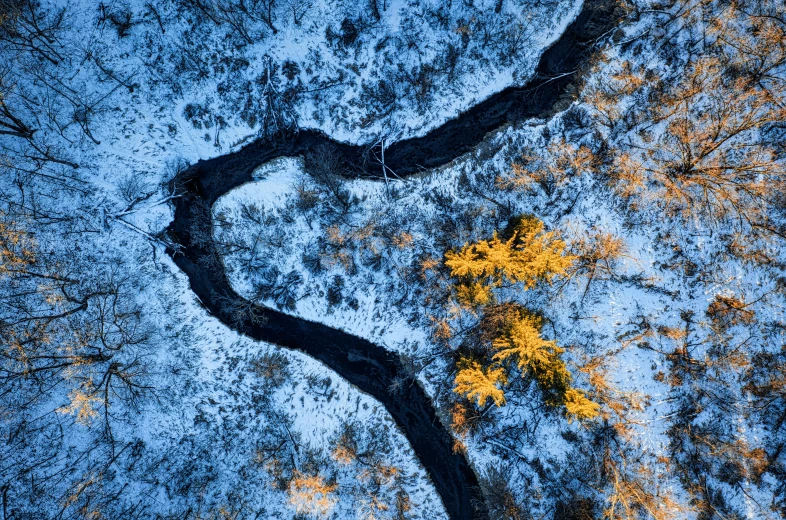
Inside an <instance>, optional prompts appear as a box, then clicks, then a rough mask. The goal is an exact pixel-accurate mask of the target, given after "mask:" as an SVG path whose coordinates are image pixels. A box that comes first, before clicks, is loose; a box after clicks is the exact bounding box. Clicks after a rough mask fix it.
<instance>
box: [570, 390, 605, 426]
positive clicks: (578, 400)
mask: <svg viewBox="0 0 786 520" xmlns="http://www.w3.org/2000/svg"><path fill="white" fill-rule="evenodd" d="M599 413H600V405H599V404H598V403H596V402H593V401H590V400H589V399H588V398H587V396H586V394H585V393H584V392H583V391H581V390H577V389H575V388H568V389H567V391H566V392H565V416H566V417H567V418H568V422H573V421H574V420H579V421H585V420H587V419H594V418H595V417H597V416H598V414H599Z"/></svg>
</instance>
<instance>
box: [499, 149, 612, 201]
mask: <svg viewBox="0 0 786 520" xmlns="http://www.w3.org/2000/svg"><path fill="white" fill-rule="evenodd" d="M596 161H597V158H596V157H595V154H593V153H592V151H591V150H590V149H589V148H587V147H586V146H576V145H573V144H571V143H568V142H567V141H566V140H565V139H564V138H563V139H560V140H557V141H554V142H552V143H550V144H549V146H548V148H547V149H546V150H545V153H544V151H542V150H538V151H534V150H528V151H526V152H525V153H524V154H522V155H521V157H520V158H519V160H518V161H516V162H515V163H514V164H513V167H512V168H511V171H510V172H509V173H508V174H507V175H504V176H501V177H500V178H498V179H497V184H498V185H499V187H501V188H502V189H506V190H521V189H525V190H526V189H532V188H534V187H540V188H541V189H542V190H543V192H544V193H545V194H546V196H548V197H551V196H552V195H554V194H555V193H556V191H557V190H558V189H559V188H561V187H562V186H564V185H565V184H567V182H568V181H569V180H570V179H572V178H574V177H579V176H581V175H584V174H587V173H590V172H591V171H593V169H594V168H595V163H596Z"/></svg>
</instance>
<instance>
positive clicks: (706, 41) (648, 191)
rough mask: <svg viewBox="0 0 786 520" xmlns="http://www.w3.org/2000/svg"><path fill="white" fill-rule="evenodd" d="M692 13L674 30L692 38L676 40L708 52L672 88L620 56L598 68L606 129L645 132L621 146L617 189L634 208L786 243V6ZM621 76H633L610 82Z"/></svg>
mask: <svg viewBox="0 0 786 520" xmlns="http://www.w3.org/2000/svg"><path fill="white" fill-rule="evenodd" d="M689 4H690V5H689ZM683 7H684V8H683V9H680V10H678V12H679V13H680V14H679V15H675V17H673V18H672V19H671V20H670V21H673V22H674V24H672V26H671V28H670V30H672V29H673V28H678V29H677V30H681V31H683V32H684V34H683V35H681V37H680V38H674V40H675V41H681V42H684V43H681V44H680V45H681V46H682V45H687V46H688V47H689V48H690V47H691V46H692V45H693V46H695V48H696V50H697V51H699V52H695V53H693V52H689V53H688V58H687V59H686V60H685V61H683V62H679V64H678V65H674V66H673V67H672V70H670V71H669V74H670V75H671V78H670V80H669V81H668V82H667V81H664V80H663V79H662V78H660V77H659V76H658V75H657V74H654V73H649V71H648V72H644V71H643V70H639V69H636V70H634V69H633V67H632V66H631V65H630V64H628V63H623V65H621V66H618V65H617V64H616V63H615V62H616V59H617V58H616V56H615V55H614V54H613V52H614V51H610V52H611V53H610V54H608V55H607V56H606V57H605V60H606V65H604V66H602V67H599V68H598V70H604V73H603V74H600V75H598V76H596V79H597V80H595V79H590V80H589V81H588V84H587V85H586V88H585V89H584V98H585V100H586V101H587V102H588V103H589V104H590V105H591V106H593V107H594V109H595V111H594V113H595V114H596V116H597V120H598V121H601V122H605V123H606V124H607V126H609V128H610V129H612V130H613V132H615V133H617V134H620V133H623V134H624V133H626V132H629V131H632V130H636V133H635V135H634V134H633V132H630V133H628V134H627V137H626V138H624V139H615V140H614V141H613V142H612V143H611V148H610V150H609V151H610V156H612V157H613V158H614V159H613V165H612V166H611V168H610V169H608V173H609V174H610V178H611V180H612V184H613V186H614V187H615V189H616V190H617V192H618V193H619V194H621V195H623V196H624V197H626V198H627V199H628V200H629V201H630V202H631V207H633V208H640V207H652V208H658V209H659V210H661V211H664V212H665V214H666V215H669V216H672V217H679V218H683V219H689V220H698V219H703V221H704V222H706V223H720V222H723V223H726V224H728V225H729V226H732V225H733V226H735V229H738V230H743V231H747V230H750V231H751V232H753V233H755V234H757V235H762V236H765V235H766V236H770V235H772V234H775V235H781V236H782V235H783V232H782V231H781V230H780V229H779V227H778V226H777V224H776V223H775V222H774V221H773V220H772V218H771V211H770V209H771V208H774V207H778V205H779V203H778V197H779V196H780V194H781V193H783V190H784V186H786V168H785V167H784V164H783V160H782V157H781V155H780V154H779V152H778V147H779V146H780V145H779V144H778V139H777V137H775V135H776V134H773V133H771V132H770V130H771V128H772V126H773V125H778V124H779V122H782V121H783V120H784V118H785V117H786V80H785V79H784V74H783V72H784V68H786V24H784V21H783V20H784V19H786V18H784V9H783V6H782V3H779V2H772V1H768V0H765V1H762V2H757V3H756V7H755V8H753V7H752V6H748V5H747V4H745V3H738V2H730V3H717V4H716V3H713V2H685V3H684V5H683ZM707 20H710V23H709V24H706V21H707ZM601 62H603V60H601ZM608 63H614V65H608ZM601 64H602V63H601ZM614 68H616V69H619V68H622V69H623V70H622V71H621V73H620V76H619V78H612V80H611V81H609V80H608V78H607V74H608V73H609V70H610V69H614ZM590 77H592V75H591V74H590ZM642 100H647V101H646V102H642ZM729 226H727V229H728V227H729Z"/></svg>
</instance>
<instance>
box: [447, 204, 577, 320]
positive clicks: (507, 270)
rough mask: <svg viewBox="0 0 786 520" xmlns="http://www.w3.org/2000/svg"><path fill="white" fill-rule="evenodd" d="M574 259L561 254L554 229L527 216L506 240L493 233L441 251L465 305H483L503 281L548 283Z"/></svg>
mask: <svg viewBox="0 0 786 520" xmlns="http://www.w3.org/2000/svg"><path fill="white" fill-rule="evenodd" d="M574 261H575V258H574V257H573V256H571V255H568V254H565V242H563V241H562V240H561V239H560V238H559V235H558V233H557V232H555V231H550V232H544V226H543V222H542V221H540V220H539V219H537V218H536V217H534V216H531V215H525V216H523V217H520V218H519V219H518V220H517V222H516V223H515V224H514V226H513V231H512V234H511V236H510V238H509V239H507V240H501V239H500V237H499V235H498V234H497V233H496V232H495V233H494V234H493V236H492V237H491V239H489V240H480V241H478V242H476V243H474V244H465V245H464V246H463V247H462V248H461V249H460V250H458V251H449V252H447V253H446V254H445V265H446V266H447V267H448V268H450V274H451V276H454V277H456V278H458V279H459V281H458V283H457V284H456V296H457V298H458V300H459V301H460V302H462V303H463V304H465V305H470V306H475V307H477V306H479V305H486V304H488V303H490V302H491V300H492V293H491V290H492V289H494V288H497V287H500V286H501V285H502V284H503V283H504V282H510V283H521V284H523V285H524V287H525V288H526V289H532V288H533V287H534V286H535V284H536V283H538V282H539V281H545V282H551V281H552V280H553V279H554V278H555V277H556V276H559V275H562V274H565V273H566V271H567V270H568V268H570V266H571V265H573V262H574Z"/></svg>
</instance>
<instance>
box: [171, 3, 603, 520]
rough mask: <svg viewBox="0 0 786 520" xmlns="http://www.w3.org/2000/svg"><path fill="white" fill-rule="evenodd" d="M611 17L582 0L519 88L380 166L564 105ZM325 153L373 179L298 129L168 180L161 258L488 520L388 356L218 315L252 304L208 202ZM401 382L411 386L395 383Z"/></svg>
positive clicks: (365, 161)
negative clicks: (327, 377) (227, 260)
mask: <svg viewBox="0 0 786 520" xmlns="http://www.w3.org/2000/svg"><path fill="white" fill-rule="evenodd" d="M613 9H614V3H613V2H609V1H608V0H586V1H585V3H584V6H583V9H582V11H581V13H580V14H579V16H578V17H577V18H576V20H575V21H574V22H573V23H572V24H571V25H570V26H568V28H567V29H566V31H565V33H564V34H563V35H562V36H561V37H560V38H559V40H558V41H557V42H555V43H554V45H552V46H551V47H550V48H549V49H548V50H546V52H544V54H543V55H542V56H541V59H540V62H539V64H538V67H537V69H536V74H535V75H534V77H533V79H532V80H531V81H530V82H529V83H528V84H527V85H525V86H524V87H511V88H508V89H506V90H504V91H502V92H500V93H498V94H495V95H493V96H491V97H490V98H488V99H487V100H486V101H484V102H482V103H479V104H478V105H476V106H474V107H473V108H471V109H470V110H468V111H467V112H464V113H463V114H461V115H460V116H458V117H457V118H455V119H452V120H450V121H448V122H446V123H445V124H444V125H442V126H441V127H439V128H437V129H435V130H433V131H431V132H429V133H428V134H426V135H424V136H423V137H418V138H413V139H407V140H403V141H399V142H396V143H393V144H391V145H389V146H387V147H386V148H385V164H386V166H387V167H388V168H390V169H392V170H393V171H394V172H396V174H397V175H399V176H401V177H404V176H406V175H410V174H413V173H417V172H420V171H423V170H424V169H429V168H434V167H438V166H441V165H443V164H446V163H448V162H450V161H452V160H454V159H456V158H457V157H460V156H461V155H463V154H465V153H467V152H469V151H471V150H472V149H473V148H474V147H475V146H476V145H477V144H478V143H480V142H481V141H482V140H483V139H484V136H485V135H486V134H487V133H488V132H490V131H492V130H495V129H497V128H499V127H501V126H503V125H505V124H507V123H515V122H521V121H524V120H526V119H528V118H532V117H545V116H548V115H550V114H551V113H552V112H553V111H554V110H555V108H556V105H557V102H558V101H560V100H561V99H565V98H569V97H570V95H571V92H570V88H571V87H574V86H575V70H576V68H577V67H578V66H579V65H580V64H581V63H582V62H583V61H584V60H585V59H586V58H587V56H588V54H589V52H590V51H591V48H592V43H594V42H595V40H596V39H597V38H599V37H600V36H601V35H603V34H604V33H605V32H606V31H608V30H609V29H610V28H612V27H613V22H614V20H613V18H614V17H613ZM325 146H327V147H329V148H330V149H332V150H333V152H334V153H336V154H338V155H339V156H340V157H341V158H342V160H343V162H344V164H345V172H344V173H345V174H347V175H363V176H367V177H372V178H382V168H381V166H380V164H379V163H378V162H375V161H374V160H372V159H371V158H372V154H373V152H374V150H373V149H370V148H369V147H364V146H355V145H348V144H345V143H340V142H336V141H334V140H332V139H331V138H329V137H328V136H326V135H325V134H323V133H321V132H318V131H314V130H300V131H298V132H296V133H293V134H291V135H287V136H282V137H279V138H277V139H275V140H271V139H265V140H262V139H260V140H257V141H254V142H252V143H250V144H248V145H247V146H245V147H243V148H242V149H240V150H238V151H236V152H232V153H229V154H226V155H223V156H221V157H216V158H214V159H210V160H206V161H199V162H198V163H196V164H194V165H192V166H191V167H189V168H188V169H187V170H185V171H183V172H182V173H180V174H179V175H178V176H177V177H176V178H175V179H174V180H173V181H172V187H173V189H176V190H177V191H178V192H179V193H180V194H181V195H182V196H181V197H179V198H178V199H175V200H176V202H175V214H174V220H173V222H172V223H171V224H170V226H169V229H168V234H169V237H170V240H171V241H172V243H173V244H174V246H173V247H171V248H170V249H169V250H168V251H167V252H168V254H170V256H172V258H173V260H174V261H175V263H176V264H177V265H178V266H179V267H180V269H182V270H183V272H185V274H186V275H187V276H188V278H189V281H190V284H191V289H192V290H193V291H194V293H195V294H196V296H197V297H198V298H199V300H200V301H201V302H202V304H203V305H204V306H205V308H207V310H208V311H209V312H210V313H211V314H213V315H214V316H215V317H217V318H218V319H219V320H221V322H222V323H224V324H225V325H226V326H228V327H230V328H232V329H234V330H237V331H238V332H240V333H242V334H245V335H246V336H249V337H251V338H253V339H255V340H260V341H266V342H269V343H274V344H276V345H280V346H282V347H286V348H291V349H297V350H300V351H302V352H305V353H306V354H308V355H310V356H312V357H314V358H316V359H318V360H319V361H321V362H323V363H325V364H326V365H327V366H328V367H330V368H331V369H332V370H334V371H335V372H336V373H337V374H339V375H340V376H341V377H343V378H344V379H346V380H347V381H349V382H350V383H352V384H353V385H355V386H356V387H357V388H359V389H360V390H362V391H363V392H366V393H367V394H369V395H371V396H373V397H374V398H375V399H377V400H378V401H379V402H380V403H382V404H383V405H384V406H385V408H387V411H388V412H389V413H390V415H391V416H392V417H393V419H394V420H395V422H396V423H397V424H398V426H399V427H400V428H401V430H402V431H403V432H404V434H405V435H406V437H407V439H408V440H409V442H410V445H411V446H412V449H413V450H414V452H415V454H416V456H417V457H418V459H419V461H420V463H421V464H422V465H423V467H424V468H425V470H426V471H427V472H428V474H429V476H430V477H431V480H432V482H433V484H434V487H435V489H436V491H437V493H439V495H440V497H441V499H442V502H443V504H444V506H445V510H446V511H447V513H448V515H449V516H450V518H451V519H453V520H464V519H471V518H487V517H488V513H487V511H486V506H485V502H484V500H483V496H482V493H481V490H480V487H479V485H478V478H477V476H476V474H475V472H474V471H473V468H472V467H471V466H470V464H469V463H468V461H467V458H466V456H465V455H464V454H461V453H454V452H453V438H452V436H451V433H450V431H449V429H448V427H447V426H445V425H443V424H442V423H441V422H440V420H439V418H438V416H437V413H436V411H435V409H434V406H433V404H432V402H431V401H430V399H429V397H428V396H427V395H426V393H425V392H424V391H423V389H422V388H421V386H420V385H418V384H417V383H416V382H415V381H413V380H412V377H411V376H410V374H409V373H408V372H407V371H406V370H405V368H404V366H403V364H402V363H401V360H400V359H399V357H398V355H397V354H395V353H393V352H390V351H388V350H386V349H385V348H383V347H381V346H378V345H375V344H373V343H371V342H369V341H367V340H365V339H362V338H359V337H357V336H353V335H351V334H348V333H346V332H343V331H341V330H338V329H335V328H331V327H328V326H326V325H322V324H320V323H316V322H312V321H307V320H304V319H302V318H298V317H295V316H290V315H288V314H284V313H282V312H278V311H276V310H275V309H271V308H267V307H260V306H257V308H256V310H257V311H258V312H259V313H260V314H262V315H263V316H264V317H265V319H264V320H262V322H261V323H257V322H255V321H252V320H251V319H246V320H242V321H240V322H238V321H237V319H236V318H233V316H231V315H230V312H229V311H228V310H227V309H228V304H230V305H231V304H238V305H253V304H250V303H249V302H246V301H245V300H243V298H242V297H241V296H240V295H238V294H237V292H235V290H234V289H233V288H232V286H231V284H230V283H229V279H228V278H227V275H226V273H225V272H224V271H223V269H222V268H221V267H220V265H221V262H220V261H219V262H216V259H217V258H219V254H218V250H217V248H216V246H215V244H214V243H213V242H212V240H211V238H210V237H212V236H213V230H212V219H211V208H212V205H213V203H214V202H215V201H216V200H218V198H219V197H221V196H222V195H224V194H225V193H227V192H229V191H230V190H232V189H233V188H236V187H237V186H240V185H241V184H244V183H246V182H250V181H252V180H253V178H252V173H253V172H254V170H255V169H256V168H257V167H258V166H259V165H261V164H263V163H265V162H267V161H270V160H272V159H275V158H277V157H282V156H298V155H304V154H308V153H309V151H313V150H314V149H316V148H317V147H325ZM206 237H208V238H207V239H206ZM217 265H218V266H219V267H216V266H217ZM401 381H409V382H410V384H403V385H402V384H394V383H399V382H401Z"/></svg>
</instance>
